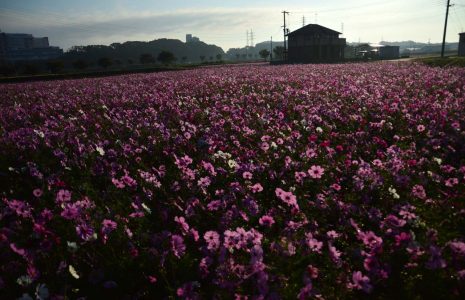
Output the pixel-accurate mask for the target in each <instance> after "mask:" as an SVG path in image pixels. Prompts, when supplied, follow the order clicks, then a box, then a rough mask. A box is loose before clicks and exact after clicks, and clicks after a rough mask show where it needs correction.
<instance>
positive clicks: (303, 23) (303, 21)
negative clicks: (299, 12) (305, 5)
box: [302, 16, 305, 27]
mask: <svg viewBox="0 0 465 300" xmlns="http://www.w3.org/2000/svg"><path fill="white" fill-rule="evenodd" d="M304 26H305V16H302V27H304Z"/></svg>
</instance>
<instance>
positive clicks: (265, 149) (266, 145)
mask: <svg viewBox="0 0 465 300" xmlns="http://www.w3.org/2000/svg"><path fill="white" fill-rule="evenodd" d="M260 149H262V150H263V151H265V152H266V151H268V149H270V145H269V144H268V143H267V142H263V143H261V144H260Z"/></svg>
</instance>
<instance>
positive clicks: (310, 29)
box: [288, 24, 342, 36]
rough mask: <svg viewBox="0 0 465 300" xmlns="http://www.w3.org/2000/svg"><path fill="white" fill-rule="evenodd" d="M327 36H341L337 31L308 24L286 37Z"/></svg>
mask: <svg viewBox="0 0 465 300" xmlns="http://www.w3.org/2000/svg"><path fill="white" fill-rule="evenodd" d="M315 33H319V34H327V35H332V34H335V33H337V34H342V33H340V32H338V31H335V30H332V29H329V28H326V27H324V26H321V25H318V24H308V25H307V26H304V27H301V28H299V29H297V30H294V31H293V32H291V33H289V34H288V36H290V35H291V36H292V35H296V34H315Z"/></svg>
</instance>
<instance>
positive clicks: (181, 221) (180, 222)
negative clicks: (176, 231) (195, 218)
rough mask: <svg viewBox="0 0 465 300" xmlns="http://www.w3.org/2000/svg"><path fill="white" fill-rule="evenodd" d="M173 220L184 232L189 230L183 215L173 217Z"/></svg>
mask: <svg viewBox="0 0 465 300" xmlns="http://www.w3.org/2000/svg"><path fill="white" fill-rule="evenodd" d="M174 221H175V222H176V223H178V225H179V226H180V227H181V229H182V230H183V231H184V233H186V232H188V231H189V224H187V222H186V219H185V218H184V217H177V216H176V217H174Z"/></svg>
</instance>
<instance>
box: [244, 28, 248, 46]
mask: <svg viewBox="0 0 465 300" xmlns="http://www.w3.org/2000/svg"><path fill="white" fill-rule="evenodd" d="M245 34H246V35H247V45H246V46H245V47H249V31H248V30H247V32H246V33H245Z"/></svg>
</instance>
